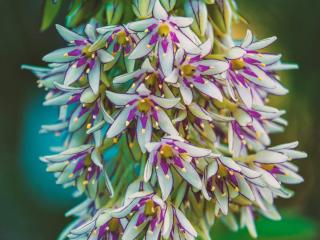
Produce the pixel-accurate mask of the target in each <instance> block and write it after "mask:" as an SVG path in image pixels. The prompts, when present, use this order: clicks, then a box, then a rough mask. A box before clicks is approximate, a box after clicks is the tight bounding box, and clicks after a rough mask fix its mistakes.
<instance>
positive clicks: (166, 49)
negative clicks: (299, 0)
mask: <svg viewBox="0 0 320 240" xmlns="http://www.w3.org/2000/svg"><path fill="white" fill-rule="evenodd" d="M161 46H162V49H163V51H164V53H167V51H168V46H169V42H168V39H167V38H164V39H162V41H161Z"/></svg>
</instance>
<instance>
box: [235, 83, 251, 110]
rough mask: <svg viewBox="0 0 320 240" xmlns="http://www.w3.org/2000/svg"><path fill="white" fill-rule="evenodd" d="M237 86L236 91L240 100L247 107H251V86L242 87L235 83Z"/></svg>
mask: <svg viewBox="0 0 320 240" xmlns="http://www.w3.org/2000/svg"><path fill="white" fill-rule="evenodd" d="M235 86H236V88H237V92H238V94H239V96H240V98H241V100H242V102H243V103H244V104H245V105H246V106H247V107H248V108H251V107H252V102H253V97H252V93H251V88H250V87H244V86H242V85H240V84H235Z"/></svg>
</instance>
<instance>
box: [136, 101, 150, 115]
mask: <svg viewBox="0 0 320 240" xmlns="http://www.w3.org/2000/svg"><path fill="white" fill-rule="evenodd" d="M151 106H152V102H151V101H150V99H149V98H143V99H141V100H140V101H139V103H138V105H137V108H138V110H139V112H143V113H146V112H149V111H150V109H151Z"/></svg>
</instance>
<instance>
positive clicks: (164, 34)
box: [158, 23, 170, 37]
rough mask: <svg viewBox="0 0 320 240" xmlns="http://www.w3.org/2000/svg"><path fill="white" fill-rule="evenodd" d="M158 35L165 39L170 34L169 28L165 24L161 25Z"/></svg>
mask: <svg viewBox="0 0 320 240" xmlns="http://www.w3.org/2000/svg"><path fill="white" fill-rule="evenodd" d="M158 33H159V35H160V36H162V37H167V36H168V35H169V33H170V27H169V25H168V24H166V23H161V24H160V26H159V28H158Z"/></svg>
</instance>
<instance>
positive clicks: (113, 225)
mask: <svg viewBox="0 0 320 240" xmlns="http://www.w3.org/2000/svg"><path fill="white" fill-rule="evenodd" d="M108 227H109V231H110V232H118V231H119V229H120V220H119V219H118V218H111V220H110V221H109V223H108Z"/></svg>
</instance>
